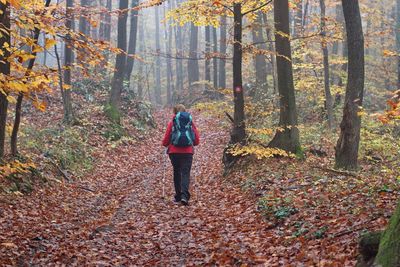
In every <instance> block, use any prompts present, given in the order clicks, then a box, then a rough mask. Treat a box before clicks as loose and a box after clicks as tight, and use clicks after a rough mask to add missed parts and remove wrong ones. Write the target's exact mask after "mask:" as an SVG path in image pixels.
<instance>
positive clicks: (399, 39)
mask: <svg viewBox="0 0 400 267" xmlns="http://www.w3.org/2000/svg"><path fill="white" fill-rule="evenodd" d="M396 10H397V11H396V13H397V14H396V15H397V19H396V21H397V23H396V46H397V53H398V56H397V90H400V0H397V9H396Z"/></svg>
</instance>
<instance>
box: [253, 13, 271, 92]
mask: <svg viewBox="0 0 400 267" xmlns="http://www.w3.org/2000/svg"><path fill="white" fill-rule="evenodd" d="M262 21H263V20H262V13H261V12H258V13H257V18H256V20H255V21H254V23H253V28H252V36H253V43H254V44H255V45H254V46H255V47H256V48H257V49H259V50H262V51H265V50H267V45H266V43H265V39H264V34H263V27H262V24H263V23H262ZM254 67H255V70H256V89H257V91H256V92H254V95H253V96H262V95H264V96H265V95H266V94H267V93H268V81H267V59H266V56H265V55H264V54H262V53H257V54H256V55H255V56H254Z"/></svg>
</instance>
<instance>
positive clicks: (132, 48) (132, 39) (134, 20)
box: [125, 0, 139, 82]
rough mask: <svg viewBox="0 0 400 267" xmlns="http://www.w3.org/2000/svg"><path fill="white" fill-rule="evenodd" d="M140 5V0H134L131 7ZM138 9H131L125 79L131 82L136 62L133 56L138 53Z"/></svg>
mask: <svg viewBox="0 0 400 267" xmlns="http://www.w3.org/2000/svg"><path fill="white" fill-rule="evenodd" d="M138 5H139V0H132V5H131V7H132V8H134V7H136V6H138ZM138 14H139V11H138V10H133V11H131V25H130V33H129V46H128V55H130V56H128V57H127V59H126V69H125V71H126V72H125V79H126V81H128V82H130V80H131V75H132V70H133V65H134V63H135V59H134V58H132V56H133V55H135V53H136V40H137V32H138Z"/></svg>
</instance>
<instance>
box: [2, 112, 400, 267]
mask: <svg viewBox="0 0 400 267" xmlns="http://www.w3.org/2000/svg"><path fill="white" fill-rule="evenodd" d="M84 110H86V109H84ZM87 112H90V113H91V114H92V115H91V118H93V119H91V120H90V121H85V120H84V119H83V120H81V121H80V123H78V124H77V125H75V126H73V127H71V128H70V129H58V131H59V132H60V133H63V134H61V135H56V136H57V138H56V139H58V141H59V142H60V140H61V143H63V142H64V141H65V142H67V141H68V142H71V139H69V138H66V137H65V135H69V134H71V135H72V136H74V134H73V133H74V132H78V133H79V134H76V135H77V136H79V138H83V139H84V140H82V141H81V143H82V144H86V147H85V146H81V145H80V143H77V144H72V145H71V144H68V145H64V147H71V149H72V150H74V149H77V148H78V147H79V148H80V149H82V151H86V152H85V153H87V158H89V159H87V158H85V160H83V158H79V157H78V158H76V159H72V160H71V157H72V156H71V155H70V154H71V153H70V151H69V152H68V151H64V152H65V155H69V156H68V157H65V155H64V154H63V153H61V154H57V155H53V154H52V153H51V151H52V149H53V150H54V151H62V150H59V149H55V148H54V147H53V145H55V144H56V145H57V144H59V143H52V141H51V139H48V141H46V142H44V141H43V142H44V143H43V144H32V142H33V141H31V143H27V144H26V145H25V149H27V150H28V151H30V153H28V155H36V156H35V157H37V158H35V157H33V161H34V162H39V164H38V166H36V169H37V170H39V172H40V173H41V174H42V178H43V179H42V180H41V182H40V183H33V188H31V190H33V191H32V192H31V193H29V192H25V194H22V193H21V191H20V190H19V188H14V189H13V190H9V191H7V192H6V193H4V192H3V193H2V195H1V197H0V211H1V212H0V227H1V229H0V231H1V232H2V233H4V234H2V235H1V236H0V262H2V263H4V264H8V265H18V264H22V265H23V264H29V265H48V264H54V265H57V264H66V265H75V266H81V265H83V264H84V265H103V266H113V265H121V264H122V265H127V264H137V265H145V266H155V265H186V266H194V265H214V264H217V265H225V266H226V265H238V266H239V265H245V266H246V265H247V266H253V265H263V264H264V265H267V266H288V265H290V264H292V265H298V264H304V265H305V266H312V265H314V266H353V265H354V264H355V261H356V257H357V255H358V252H357V242H358V239H359V236H360V235H362V234H363V233H365V232H367V231H373V230H379V229H382V228H384V227H385V225H386V223H387V220H388V218H389V217H390V215H391V212H392V209H393V208H394V205H395V203H396V199H397V198H398V194H397V193H396V192H398V181H397V179H396V177H395V176H394V175H395V173H392V172H390V170H389V167H387V168H386V169H387V170H386V171H384V168H382V165H384V164H382V162H380V161H379V160H383V159H378V158H377V157H376V156H374V157H368V156H366V157H364V161H363V163H362V169H361V170H360V171H359V172H356V173H349V172H341V171H337V170H333V169H332V166H333V158H332V155H333V152H332V149H331V144H330V143H329V142H328V143H324V144H323V145H322V147H320V149H322V150H324V151H325V152H326V153H322V154H321V153H319V154H318V153H315V150H313V148H312V147H310V146H309V145H308V144H307V145H305V147H304V153H305V155H304V157H302V158H270V159H262V160H260V159H256V158H255V157H253V156H247V157H244V158H243V159H241V160H240V161H239V162H238V163H237V165H236V167H235V168H234V169H233V170H231V172H230V173H229V174H228V175H227V176H222V170H223V166H222V163H221V155H222V151H223V149H224V145H225V144H226V143H227V142H228V130H227V128H225V127H224V124H223V123H220V122H218V120H215V118H213V117H210V116H208V115H207V114H204V113H202V112H201V111H199V110H197V111H195V112H194V114H195V118H196V119H195V120H196V123H197V124H198V125H199V128H200V130H201V139H202V144H201V146H200V147H199V148H198V149H196V155H195V163H194V166H193V175H192V193H193V197H192V200H191V205H190V206H189V207H182V206H179V205H175V204H173V202H172V198H173V192H172V191H173V188H172V181H171V172H172V170H171V168H170V164H169V162H168V159H167V156H166V155H165V154H164V153H165V151H164V150H163V148H162V147H161V146H160V140H161V138H162V134H163V130H164V128H165V126H166V123H167V121H168V120H169V119H170V116H171V115H170V114H169V110H159V111H156V112H155V115H154V116H155V121H156V123H157V127H156V129H153V130H151V129H148V130H147V131H138V130H137V128H138V127H137V123H132V122H131V120H129V119H128V118H129V117H127V120H126V121H124V122H123V125H125V127H124V131H126V134H125V136H124V137H122V138H117V139H118V140H114V139H113V136H110V135H106V134H105V133H107V132H108V131H109V130H110V129H112V125H109V124H107V120H106V119H105V118H104V115H102V110H101V108H100V107H98V106H97V105H95V104H93V105H92V106H91V107H90V106H88V107H87ZM96 112H97V115H94V114H96ZM52 114H56V113H52ZM38 116H41V115H40V114H39V115H38ZM43 116H44V115H43ZM132 116H133V115H132ZM82 117H83V118H84V117H85V116H84V114H83V116H82ZM45 118H46V119H45ZM57 119H60V118H58V117H57V118H55V117H52V118H50V117H49V116H47V117H45V116H44V117H43V118H42V119H41V120H40V121H41V122H44V124H41V125H36V126H32V127H37V128H36V129H37V130H39V129H41V130H42V131H43V132H44V133H41V134H46V133H47V132H49V130H48V129H51V128H54V127H55V125H57V124H55V123H54V121H56V120H57ZM221 119H222V118H221ZM46 124H47V125H46ZM134 125H136V126H135V127H133V126H134ZM58 127H61V126H58ZM28 129H29V128H28ZM46 129H47V130H46ZM69 132H72V133H69ZM33 133H35V134H38V135H40V137H41V138H38V139H32V138H31V137H32V134H33ZM82 133H86V135H82ZM26 134H27V135H30V136H29V137H30V138H29V139H30V140H43V138H42V135H41V134H39V133H38V132H35V131H32V129H31V130H30V131H27V132H26ZM77 138H78V137H77ZM79 138H78V139H79ZM74 145H75V146H77V147H75V148H74ZM45 148H46V149H45ZM49 151H50V152H49ZM46 153H47V154H46ZM78 154H79V155H82V154H81V153H77V154H76V156H78ZM72 155H75V154H74V153H72ZM374 155H375V154H374ZM52 157H54V160H53V159H52ZM45 158H47V160H52V161H54V162H53V163H48V162H47V163H44V162H45V160H44V159H45ZM49 158H50V159H49ZM62 158H69V159H70V160H69V161H65V162H67V163H68V164H69V165H68V164H66V165H65V164H64V165H63V163H62V161H61V159H62ZM41 159H43V160H41ZM374 160H375V161H374ZM71 162H72V163H73V164H72V163H71ZM85 162H87V166H88V167H87V168H81V170H80V172H78V174H77V175H75V174H74V172H75V170H79V167H78V166H79V164H78V163H81V164H84V163H85ZM75 164H76V166H75V167H74V165H75ZM387 164H390V162H388V163H387ZM392 164H393V163H392ZM49 166H50V167H51V168H53V169H51V168H50V167H49ZM387 166H389V165H387ZM41 168H42V169H41ZM49 168H50V169H49ZM67 170H68V171H67ZM382 170H383V171H382ZM52 175H53V176H52ZM49 177H50V178H49ZM163 177H164V178H165V190H166V197H165V198H163V197H162V196H163V195H162V191H163ZM31 190H29V191H31Z"/></svg>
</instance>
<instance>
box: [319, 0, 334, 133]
mask: <svg viewBox="0 0 400 267" xmlns="http://www.w3.org/2000/svg"><path fill="white" fill-rule="evenodd" d="M319 3H320V7H321V38H322V40H321V47H322V54H323V61H324V84H325V108H326V111H327V114H328V127H329V129H332V128H333V125H334V119H333V100H332V94H331V88H330V75H329V52H328V44H327V40H326V6H325V0H319Z"/></svg>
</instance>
